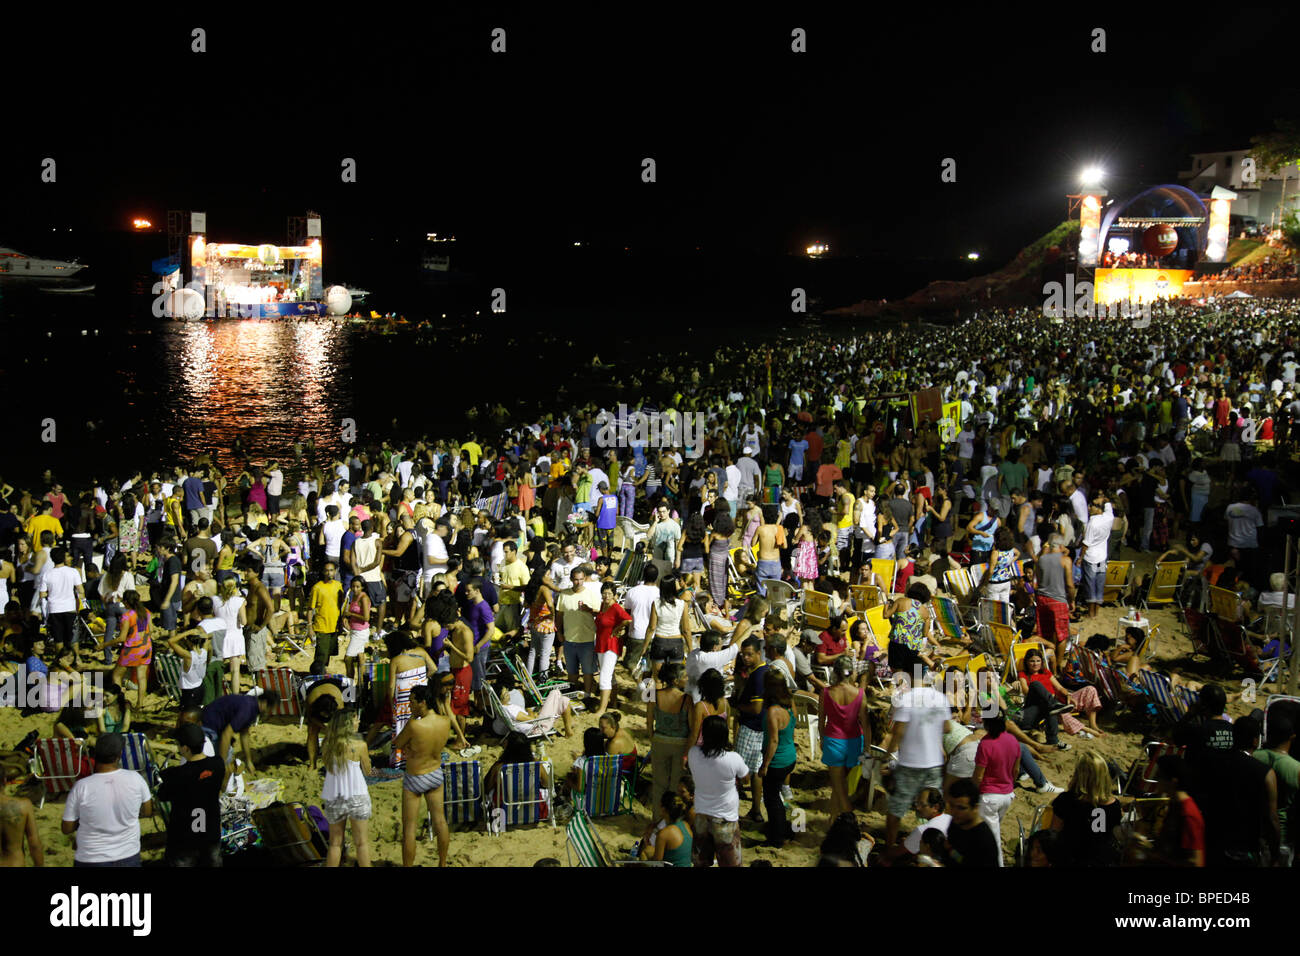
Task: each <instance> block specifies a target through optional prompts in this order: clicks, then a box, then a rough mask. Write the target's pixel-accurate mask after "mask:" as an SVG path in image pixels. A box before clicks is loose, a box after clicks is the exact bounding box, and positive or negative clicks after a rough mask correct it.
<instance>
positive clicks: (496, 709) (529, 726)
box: [483, 682, 560, 740]
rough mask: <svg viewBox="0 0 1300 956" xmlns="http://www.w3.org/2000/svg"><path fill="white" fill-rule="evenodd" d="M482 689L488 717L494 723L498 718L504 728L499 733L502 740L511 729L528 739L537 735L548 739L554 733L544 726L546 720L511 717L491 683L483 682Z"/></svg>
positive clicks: (535, 737)
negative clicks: (486, 703) (484, 693)
mask: <svg viewBox="0 0 1300 956" xmlns="http://www.w3.org/2000/svg"><path fill="white" fill-rule="evenodd" d="M483 690H484V691H485V692H486V693H487V698H488V708H489V711H490V712H489V714H488V719H489V720H491V721H492V722H493V723H495V722H496V721H497V720H500V721H501V725H502V726H503V727H505V728H506V731H505V733H504V734H502V735H501V739H502V740H505V739H506V737H507V736H509V734H510V731H512V730H517V731H519V732H520V733H521V734H523V735H524V736H526V737H527V738H528V739H529V740H536V739H537V738H539V737H540V738H542V739H543V740H548V739H550V736H551V734H553V733H555V731H554V730H553V729H548V728H547V727H546V726H545V724H546V723H547V721H545V720H529V721H525V722H523V723H520V722H519V721H516V720H515V719H514V718H513V717H511V716H510V715H509V714H508V713H506V709H505V707H503V706H502V704H501V698H500V697H498V696H497V692H496V688H495V687H493V686H492V685H491V684H489V683H487V682H484V684H483ZM559 719H560V718H559V717H556V718H553V720H559ZM493 730H494V731H495V728H493Z"/></svg>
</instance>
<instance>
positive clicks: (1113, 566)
mask: <svg viewBox="0 0 1300 956" xmlns="http://www.w3.org/2000/svg"><path fill="white" fill-rule="evenodd" d="M1132 589H1133V562H1132V561H1107V562H1106V583H1105V584H1104V585H1103V587H1102V592H1101V602H1102V603H1103V604H1113V603H1117V602H1120V601H1122V600H1124V598H1125V597H1126V596H1127V595H1128V593H1129V592H1130V591H1131V590H1132Z"/></svg>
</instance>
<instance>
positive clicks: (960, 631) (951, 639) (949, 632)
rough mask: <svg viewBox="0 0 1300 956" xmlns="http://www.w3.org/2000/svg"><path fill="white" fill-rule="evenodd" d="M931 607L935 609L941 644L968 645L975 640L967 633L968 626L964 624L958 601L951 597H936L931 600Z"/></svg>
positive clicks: (935, 623)
mask: <svg viewBox="0 0 1300 956" xmlns="http://www.w3.org/2000/svg"><path fill="white" fill-rule="evenodd" d="M930 606H931V607H932V608H934V626H935V627H936V628H938V630H939V637H940V641H941V643H945V644H962V643H967V644H968V643H970V642H971V641H972V640H974V638H973V637H972V635H971V634H969V633H968V632H967V630H966V625H965V624H963V623H962V620H961V610H960V609H959V608H958V607H957V602H956V601H954V600H953V599H952V598H950V597H941V596H939V595H935V596H934V597H932V598H930Z"/></svg>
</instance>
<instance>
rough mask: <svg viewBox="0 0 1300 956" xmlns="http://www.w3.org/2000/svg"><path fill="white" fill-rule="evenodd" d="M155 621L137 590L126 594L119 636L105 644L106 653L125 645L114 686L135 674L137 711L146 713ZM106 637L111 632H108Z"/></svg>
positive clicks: (114, 675)
mask: <svg viewBox="0 0 1300 956" xmlns="http://www.w3.org/2000/svg"><path fill="white" fill-rule="evenodd" d="M152 629H153V619H152V618H151V617H150V615H149V611H148V610H147V609H146V608H145V606H144V605H143V604H142V603H141V601H140V595H139V594H138V593H137V592H136V591H135V589H134V588H132V589H130V590H128V591H124V592H122V614H121V620H120V621H119V623H118V624H117V636H116V637H114V638H113V640H111V641H105V642H104V649H105V650H108V649H109V648H111V647H116V646H117V645H119V644H120V645H122V650H121V653H119V654H118V657H117V666H116V667H114V668H113V677H112V680H113V683H114V684H119V685H120V684H121V683H122V678H124V677H125V676H126V672H127V671H128V670H131V671H133V675H132V676H133V678H134V680H135V688H136V691H135V692H136V704H135V706H136V709H137V710H144V698H145V690H146V688H147V686H148V683H149V664H150V663H151V662H152V661H153V638H152V636H151V634H150V632H151V630H152ZM104 633H105V635H107V634H108V631H107V630H105V632H104Z"/></svg>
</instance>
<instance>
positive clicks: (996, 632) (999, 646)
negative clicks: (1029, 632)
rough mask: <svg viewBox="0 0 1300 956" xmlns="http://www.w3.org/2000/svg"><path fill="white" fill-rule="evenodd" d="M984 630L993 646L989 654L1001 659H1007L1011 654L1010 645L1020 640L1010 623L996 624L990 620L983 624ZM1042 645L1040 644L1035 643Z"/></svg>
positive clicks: (1038, 645)
mask: <svg viewBox="0 0 1300 956" xmlns="http://www.w3.org/2000/svg"><path fill="white" fill-rule="evenodd" d="M984 629H985V632H986V633H987V634H988V642H989V645H990V646H991V647H992V648H993V651H992V652H991V653H990V656H996V657H997V658H999V659H1001V660H1002V661H1004V662H1005V661H1007V660H1008V659H1009V658H1010V656H1011V646H1012V645H1013V644H1015V643H1016V642H1017V641H1019V640H1020V634H1019V632H1018V631H1017V630H1016V629H1015V628H1014V627H1011V626H1010V625H1007V624H997V623H994V622H992V621H990V622H988V623H987V624H985V625H984ZM1036 646H1037V647H1042V645H1041V644H1036Z"/></svg>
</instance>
